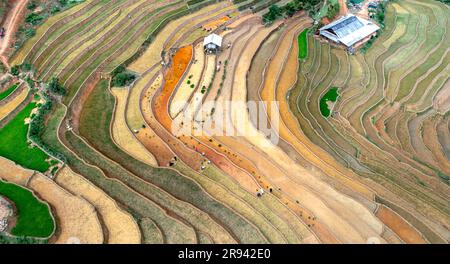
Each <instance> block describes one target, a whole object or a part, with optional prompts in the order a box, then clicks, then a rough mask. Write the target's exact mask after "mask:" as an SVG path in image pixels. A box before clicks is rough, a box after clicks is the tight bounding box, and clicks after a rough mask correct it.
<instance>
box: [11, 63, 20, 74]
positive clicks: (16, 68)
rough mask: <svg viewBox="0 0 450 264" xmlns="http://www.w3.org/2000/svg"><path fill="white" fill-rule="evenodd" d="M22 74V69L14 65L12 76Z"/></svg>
mask: <svg viewBox="0 0 450 264" xmlns="http://www.w3.org/2000/svg"><path fill="white" fill-rule="evenodd" d="M19 73H20V69H19V66H18V65H14V66H12V67H11V74H12V75H14V76H18V75H19Z"/></svg>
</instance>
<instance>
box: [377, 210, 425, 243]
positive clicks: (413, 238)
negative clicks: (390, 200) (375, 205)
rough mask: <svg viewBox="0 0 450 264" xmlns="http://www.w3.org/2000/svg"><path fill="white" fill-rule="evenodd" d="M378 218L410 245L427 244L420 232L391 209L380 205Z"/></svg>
mask: <svg viewBox="0 0 450 264" xmlns="http://www.w3.org/2000/svg"><path fill="white" fill-rule="evenodd" d="M376 216H377V217H378V218H379V219H380V220H381V221H382V222H383V223H384V224H385V225H387V226H388V227H389V228H390V229H391V230H392V231H394V232H395V233H396V234H397V235H398V236H399V237H400V238H401V239H402V240H403V241H404V242H406V243H408V244H425V243H427V242H426V241H425V240H424V239H423V238H422V236H421V235H420V233H419V232H417V230H416V229H414V228H413V227H412V226H411V225H410V224H409V223H408V222H406V221H405V220H404V219H403V218H401V217H400V216H399V215H398V214H396V213H395V212H393V211H392V210H391V209H389V208H387V207H385V206H384V205H380V208H379V209H378V210H377V213H376Z"/></svg>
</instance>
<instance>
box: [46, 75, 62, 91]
mask: <svg viewBox="0 0 450 264" xmlns="http://www.w3.org/2000/svg"><path fill="white" fill-rule="evenodd" d="M48 90H49V91H50V93H52V94H55V95H64V94H66V89H65V88H64V87H63V86H62V85H61V84H60V83H59V79H58V77H55V76H53V77H52V79H51V80H50V82H49V83H48Z"/></svg>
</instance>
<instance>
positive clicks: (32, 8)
mask: <svg viewBox="0 0 450 264" xmlns="http://www.w3.org/2000/svg"><path fill="white" fill-rule="evenodd" d="M36 7H37V3H36V1H34V0H31V1H30V2H29V3H28V5H27V8H28V10H34V9H36Z"/></svg>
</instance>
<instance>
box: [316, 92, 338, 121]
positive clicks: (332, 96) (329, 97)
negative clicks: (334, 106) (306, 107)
mask: <svg viewBox="0 0 450 264" xmlns="http://www.w3.org/2000/svg"><path fill="white" fill-rule="evenodd" d="M338 96H339V93H338V88H337V87H332V88H330V90H328V92H326V93H325V94H324V95H323V96H322V98H320V103H319V106H320V113H322V115H323V116H324V117H329V116H330V114H331V110H330V109H329V108H328V104H327V102H329V101H330V102H336V100H337V98H338Z"/></svg>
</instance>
